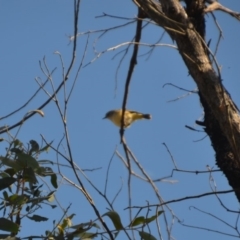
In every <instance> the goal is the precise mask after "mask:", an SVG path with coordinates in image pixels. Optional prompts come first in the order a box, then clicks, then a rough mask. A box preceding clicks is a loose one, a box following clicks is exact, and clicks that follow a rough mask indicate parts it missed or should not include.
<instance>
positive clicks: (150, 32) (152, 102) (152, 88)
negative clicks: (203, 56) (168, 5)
mask: <svg viewBox="0 0 240 240" xmlns="http://www.w3.org/2000/svg"><path fill="white" fill-rule="evenodd" d="M221 3H222V4H223V5H225V6H227V7H229V8H231V9H233V10H235V11H238V12H239V11H240V3H239V2H238V1H233V0H231V1H226V0H225V1H221ZM103 12H104V13H107V14H111V15H115V16H122V17H127V18H134V17H135V16H136V14H137V8H136V7H135V6H134V5H133V3H132V2H131V1H127V0H124V1H110V0H102V1H96V0H88V1H82V3H81V9H80V19H79V32H87V31H90V30H91V31H93V30H99V29H106V28H109V27H113V26H116V25H119V24H123V23H126V22H127V21H124V20H120V19H115V18H112V17H101V18H96V16H101V15H102V14H103ZM215 15H216V17H217V20H218V22H219V24H220V26H221V28H222V30H223V35H224V39H223V40H221V42H220V46H219V50H218V53H217V60H218V63H219V65H220V66H222V72H221V73H222V78H223V83H224V85H225V86H226V88H227V89H228V91H229V92H230V94H231V96H232V98H233V99H234V101H235V103H236V104H237V105H238V106H239V104H240V97H239V89H240V82H239V76H240V68H239V62H240V59H239V58H240V57H239V56H240V48H239V47H238V46H239V40H240V31H239V26H240V25H239V24H240V23H239V22H238V21H237V20H235V19H233V18H232V17H230V16H228V15H226V14H224V13H222V12H217V13H216V14H215ZM206 24H207V34H206V39H207V40H209V39H212V41H211V47H212V49H213V50H214V48H215V44H216V41H217V37H218V34H219V32H218V30H217V28H216V26H215V24H214V22H213V20H212V17H211V16H210V15H208V16H207V17H206ZM0 29H1V32H2V38H1V39H2V41H1V46H0V52H1V56H2V57H1V59H0V69H1V71H0V77H1V79H2V85H1V86H2V87H1V95H0V100H1V103H2V105H1V106H2V107H1V117H2V116H5V115H6V114H7V113H9V112H11V111H13V110H15V109H16V108H18V107H20V106H21V105H22V104H24V103H25V102H26V101H27V100H28V99H29V97H30V96H31V95H32V94H33V92H34V91H36V89H37V88H38V85H37V83H36V81H35V80H34V79H35V78H36V77H40V78H41V79H42V80H43V81H44V80H45V76H44V74H43V73H42V71H41V69H40V66H39V61H42V60H43V57H45V59H46V63H47V66H48V68H49V69H50V70H53V69H54V68H57V69H56V70H55V72H54V74H53V82H54V85H55V86H58V84H59V83H60V82H61V76H62V69H61V63H60V59H59V56H58V55H56V54H54V52H55V51H58V52H60V53H61V55H62V57H63V60H64V64H65V67H66V68H67V67H68V65H69V62H70V57H71V51H72V44H71V43H70V44H69V38H68V36H70V35H72V34H73V3H72V1H57V0H52V1H46V0H43V1H32V0H31V1H30V0H25V1H11V2H10V1H3V2H1V8H0ZM134 33H135V24H131V25H129V26H127V27H125V28H120V29H117V30H113V31H110V32H108V33H106V34H105V35H104V36H103V37H101V38H100V39H98V37H99V35H100V34H91V35H90V36H89V44H88V48H87V53H86V58H85V61H84V65H86V64H87V63H89V62H90V61H91V60H93V59H94V57H95V55H94V51H98V52H101V51H104V50H106V49H108V48H110V47H113V46H116V45H119V44H120V43H122V42H128V41H131V39H132V38H133V37H134ZM162 33H163V30H162V29H161V28H158V27H155V26H148V27H147V28H146V29H144V31H143V37H142V42H144V43H148V44H152V43H155V42H156V41H157V40H158V39H159V38H160V36H161V34H162ZM86 41H87V36H86V35H83V36H81V37H79V38H78V41H77V44H78V50H77V59H76V63H75V67H74V69H73V72H72V73H71V75H70V78H69V81H68V83H67V84H68V85H67V89H68V91H69V89H70V88H71V84H72V83H73V80H74V76H75V74H76V71H77V68H78V65H79V64H80V61H81V58H82V55H83V51H84V48H85V45H86ZM162 43H169V44H174V43H173V42H172V41H171V40H170V39H169V38H168V36H167V35H166V34H165V35H164V37H163V40H162ZM123 49H124V48H119V49H118V50H115V51H112V52H106V53H104V54H103V55H102V56H101V57H100V58H98V59H97V60H96V61H94V62H93V63H91V64H89V65H87V66H86V67H84V68H82V69H81V71H80V75H79V77H78V80H77V83H76V86H75V89H74V92H73V94H72V96H71V99H70V102H69V106H68V117H67V123H68V129H69V135H70V143H71V148H72V152H73V157H74V161H75V162H76V163H77V164H78V165H79V166H80V167H81V168H82V169H93V168H99V167H100V168H101V169H100V170H98V171H94V172H86V174H87V175H88V177H89V178H90V179H91V181H92V182H93V183H94V184H95V185H96V187H98V188H99V189H100V190H102V191H103V189H104V184H105V176H106V170H107V166H108V164H109V161H110V159H111V156H112V155H113V153H114V151H115V149H116V148H117V150H118V151H119V153H120V154H122V155H123V156H124V152H123V149H122V146H121V144H120V143H119V142H120V137H119V131H118V129H117V128H116V127H115V126H114V125H112V124H111V123H110V122H109V121H106V120H102V118H103V116H104V115H105V113H106V112H107V111H108V110H111V109H116V108H120V107H121V105H122V100H123V93H124V86H125V80H126V76H127V71H128V64H129V59H130V57H131V53H132V48H130V51H129V53H128V54H127V57H126V58H125V60H124V61H123V63H122V65H121V67H120V69H119V71H118V75H117V79H116V78H115V76H116V70H117V67H118V64H119V61H120V59H121V55H118V56H115V55H116V54H117V53H118V52H119V51H120V50H123ZM149 50H150V48H149V47H142V48H141V49H140V53H139V54H144V53H146V52H148V51H149ZM114 56H115V57H114ZM113 57H114V58H113ZM166 83H172V84H175V85H178V86H180V87H182V88H186V89H189V90H194V89H196V85H195V83H194V82H193V80H192V79H191V77H190V76H188V71H187V69H186V67H185V65H184V64H183V62H182V59H181V57H180V56H179V54H178V51H177V50H175V49H173V48H169V47H163V46H159V47H156V48H155V49H154V51H153V53H152V54H151V56H150V57H149V58H147V56H143V57H140V58H139V59H138V64H137V65H136V68H135V70H134V74H133V77H132V80H131V84H130V92H129V97H128V102H127V108H129V109H133V110H137V111H141V112H144V113H150V114H151V115H152V117H153V118H152V120H151V121H139V122H136V123H135V124H134V125H133V126H131V127H130V128H129V129H127V130H126V132H125V137H126V141H127V143H128V146H129V147H130V149H131V150H132V151H133V153H134V154H135V156H136V158H137V159H138V161H139V162H140V163H141V164H142V166H143V167H144V168H145V170H146V171H147V173H148V174H149V176H150V177H151V178H152V179H158V178H162V177H165V176H169V175H170V174H171V171H172V168H173V164H172V161H171V158H170V156H169V154H168V152H167V151H166V148H165V147H164V146H163V144H162V143H163V142H164V143H166V144H167V146H168V147H169V149H170V151H171V154H172V155H173V157H174V159H175V161H176V163H177V166H178V167H179V168H180V169H184V170H206V165H209V166H210V167H213V168H214V169H216V168H217V167H216V166H215V160H214V152H213V150H212V148H211V144H210V141H209V139H208V137H206V138H204V139H203V140H201V141H198V140H200V139H202V138H203V137H204V136H205V134H204V133H199V132H193V131H190V130H188V129H186V128H185V127H184V126H185V125H189V126H191V127H195V128H198V129H199V130H201V128H199V127H197V126H196V125H195V120H200V119H201V118H202V117H203V109H202V108H201V106H200V103H199V99H198V96H197V95H196V94H192V95H190V96H188V97H185V98H181V99H180V100H178V101H173V102H169V101H170V100H174V99H177V98H178V97H181V96H182V95H184V94H185V92H181V91H180V90H178V89H176V88H173V87H171V86H165V87H164V88H163V85H164V84H166ZM47 90H48V91H49V92H51V91H52V90H51V86H50V84H49V85H48V86H47ZM46 99H47V95H46V94H45V93H44V92H43V91H42V92H41V93H40V94H38V96H37V97H36V98H34V100H33V101H32V102H31V103H30V104H29V105H27V107H26V108H24V109H23V110H22V111H21V112H19V113H17V114H15V115H14V116H12V117H11V118H7V119H3V120H1V123H0V125H1V126H3V125H12V124H14V123H15V122H16V121H19V120H20V119H21V118H22V117H23V116H24V115H25V114H26V113H27V112H28V111H30V110H33V109H36V108H37V107H39V106H40V105H41V104H42V103H43V102H44V101H46ZM59 100H60V103H61V104H62V106H63V92H61V93H60V94H59ZM43 111H44V113H45V116H44V118H42V117H40V116H39V115H35V116H34V117H33V118H31V119H30V120H28V121H27V122H26V123H25V124H24V125H23V126H22V128H21V129H20V132H19V133H18V136H17V137H18V138H19V139H20V140H21V141H22V142H23V143H25V144H26V143H28V142H29V140H31V139H35V140H37V141H39V142H40V141H41V137H40V134H42V135H43V136H44V137H45V138H46V139H47V140H48V141H49V142H50V141H52V140H54V146H55V147H56V146H57V145H58V143H59V141H60V139H61V138H62V136H63V133H64V131H63V126H62V123H61V121H60V118H59V113H58V111H57V108H56V105H55V104H54V103H53V102H52V103H50V104H49V105H48V106H47V107H46V108H44V109H43ZM17 130H18V129H14V130H13V131H12V132H11V134H12V135H14V134H16V132H17ZM4 137H5V138H7V136H6V135H4ZM0 146H1V155H3V154H4V150H5V147H6V145H4V144H2V145H0ZM65 146H66V145H64V144H63V146H62V147H61V148H60V149H61V151H62V152H64V147H65ZM40 159H49V160H52V161H56V154H55V153H54V152H53V151H50V153H49V154H44V155H43V156H41V157H40ZM61 161H62V163H64V161H63V160H62V159H61ZM134 170H136V172H139V171H138V170H137V168H136V167H135V168H134ZM63 171H64V174H65V175H66V176H68V177H69V178H71V179H72V180H73V181H76V179H75V178H74V177H73V173H72V172H71V171H69V170H65V169H63ZM127 178H128V172H127V170H126V168H125V167H124V165H123V164H122V162H121V160H120V159H119V158H118V157H117V156H114V159H113V163H112V165H111V169H110V176H109V183H108V196H109V198H110V199H112V198H113V197H114V196H115V194H116V193H117V191H118V190H119V188H120V186H121V184H122V183H123V190H122V192H121V194H120V195H119V196H118V198H117V200H116V202H115V205H114V206H115V208H116V211H117V212H118V213H119V214H120V215H121V217H122V219H123V222H124V224H125V225H127V224H128V212H127V211H126V210H124V208H125V207H127V205H128V201H127ZM82 179H83V178H82ZM59 180H60V176H59ZM168 180H176V181H177V182H176V183H175V184H171V183H168V182H160V183H157V184H156V185H157V187H158V188H159V193H160V194H161V196H162V197H163V199H164V200H166V201H167V200H171V199H175V198H181V197H185V196H191V195H195V194H201V193H204V192H209V191H211V189H210V187H209V175H208V174H205V175H195V174H186V173H175V174H174V176H173V177H172V178H169V179H168ZM214 180H215V181H216V184H217V189H218V190H228V189H230V187H229V186H228V183H227V181H226V179H225V177H224V176H223V175H222V173H216V174H214ZM83 181H84V183H85V184H86V188H87V189H88V190H89V193H90V194H91V196H92V197H93V199H94V202H95V204H96V205H97V207H98V208H99V210H100V212H101V213H102V214H103V213H105V212H106V211H107V209H106V208H107V207H108V206H107V204H106V202H105V201H104V199H102V198H101V197H99V194H98V193H97V192H96V191H94V190H93V189H92V188H91V187H90V185H89V184H88V183H87V182H86V181H85V180H84V179H83ZM59 185H60V188H59V191H58V192H57V193H56V197H57V198H58V200H59V201H60V202H61V205H62V207H63V208H66V207H67V206H68V204H69V203H72V207H71V209H70V211H69V213H70V214H71V213H76V217H75V218H74V219H73V222H74V224H78V223H80V222H87V221H90V220H94V219H95V218H96V216H95V215H94V213H93V211H92V209H91V208H90V206H89V204H88V203H87V202H86V200H85V198H84V197H83V195H82V194H81V193H80V192H79V191H77V190H76V189H74V188H73V187H71V186H69V185H68V184H66V183H59ZM132 196H133V200H132V201H133V205H138V206H143V205H146V201H149V203H151V204H154V203H157V199H156V197H155V195H154V193H153V191H152V189H151V188H150V187H149V185H147V184H146V183H145V182H143V181H141V180H138V179H133V182H132ZM221 199H223V202H224V204H226V206H228V207H229V208H231V209H234V210H237V209H238V207H239V206H238V203H237V200H236V198H235V196H234V195H233V194H228V195H226V196H221ZM190 206H195V207H198V208H200V209H201V210H204V211H206V212H210V213H212V214H216V216H218V217H219V218H221V219H224V220H225V221H227V222H229V223H231V224H234V223H235V220H236V216H235V215H233V214H228V213H227V212H226V211H225V210H224V209H223V208H222V207H221V206H220V204H219V202H218V201H217V199H216V198H215V197H213V196H211V197H206V198H200V199H194V200H189V201H184V202H179V203H174V204H171V205H170V207H171V208H172V210H173V211H174V213H175V214H176V215H177V216H178V217H179V218H180V220H182V221H183V222H184V223H185V224H192V225H195V226H200V227H207V228H210V229H218V230H219V229H221V230H222V231H224V232H230V233H232V234H234V231H233V230H231V229H229V228H227V227H226V225H224V224H222V225H221V224H220V223H219V222H218V221H217V220H216V219H213V218H211V217H209V216H207V215H205V214H202V213H200V212H198V211H196V210H193V208H190ZM49 213H50V210H49V207H47V206H46V207H43V208H42V209H40V210H39V212H37V214H39V215H43V216H49ZM61 215H62V212H61V211H60V209H59V208H58V209H54V210H51V216H49V217H50V220H49V221H48V223H38V230H39V232H37V233H36V231H35V230H34V229H33V228H30V227H26V226H25V225H24V224H23V226H22V231H21V233H20V236H21V237H23V236H29V235H30V234H43V233H44V231H45V230H47V229H48V230H51V227H52V221H53V220H54V219H55V220H57V219H59V217H60V216H61ZM159 219H160V226H161V227H162V229H164V228H165V226H164V222H163V218H161V217H160V218H159ZM26 222H27V224H28V225H27V226H34V224H33V223H32V222H29V221H28V220H26ZM163 232H164V230H163ZM173 236H174V237H175V238H176V239H193V238H194V239H196V240H198V239H203V238H204V237H205V238H208V239H210V238H212V237H217V238H218V239H226V236H223V235H216V234H213V233H211V232H207V231H202V230H197V229H192V228H187V227H183V226H180V224H178V223H177V222H176V223H175V224H174V227H173Z"/></svg>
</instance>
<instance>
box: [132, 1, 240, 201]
mask: <svg viewBox="0 0 240 240" xmlns="http://www.w3.org/2000/svg"><path fill="white" fill-rule="evenodd" d="M134 3H135V4H136V5H137V6H138V7H140V8H141V9H142V10H143V11H144V12H145V13H146V14H147V16H148V17H149V18H150V19H151V20H153V21H155V22H156V23H157V24H158V25H159V26H161V27H162V28H164V29H165V30H166V32H168V34H169V35H170V36H171V38H172V39H174V41H175V42H176V44H177V46H178V50H179V53H180V54H181V56H182V59H183V61H184V62H185V64H186V66H187V68H188V71H189V73H190V75H191V76H192V78H193V80H194V81H195V82H196V84H197V86H198V90H199V97H200V101H201V103H202V106H203V108H204V111H205V120H204V122H203V125H204V129H205V131H206V133H207V134H208V136H209V138H210V140H211V142H212V146H213V148H214V150H215V152H216V162H217V165H218V166H219V167H220V169H221V170H222V171H223V173H224V174H225V175H226V177H227V179H228V181H229V184H230V185H231V186H232V188H233V189H234V191H235V194H236V196H237V198H238V201H240V147H238V146H240V117H239V112H238V109H237V107H236V105H235V104H234V102H233V101H232V99H231V96H230V95H229V93H228V92H227V91H226V89H225V88H224V86H223V85H222V79H221V74H220V70H219V67H218V65H217V61H216V59H215V57H214V56H213V55H212V54H211V52H210V49H209V48H208V46H207V44H206V42H205V39H204V35H205V20H204V8H205V1H203V0H194V1H192V0H186V1H185V3H186V9H184V8H183V6H182V5H181V4H180V3H179V1H178V0H160V3H157V2H156V1H154V0H134Z"/></svg>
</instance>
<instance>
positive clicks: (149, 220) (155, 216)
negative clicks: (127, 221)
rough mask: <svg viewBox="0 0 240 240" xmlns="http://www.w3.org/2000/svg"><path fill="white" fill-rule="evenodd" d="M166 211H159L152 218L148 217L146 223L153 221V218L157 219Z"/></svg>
mask: <svg viewBox="0 0 240 240" xmlns="http://www.w3.org/2000/svg"><path fill="white" fill-rule="evenodd" d="M163 212H164V211H158V212H157V214H156V215H153V216H152V217H150V218H146V223H150V222H152V221H153V220H155V219H156V218H157V217H158V216H159V215H161V214H162V213H163Z"/></svg>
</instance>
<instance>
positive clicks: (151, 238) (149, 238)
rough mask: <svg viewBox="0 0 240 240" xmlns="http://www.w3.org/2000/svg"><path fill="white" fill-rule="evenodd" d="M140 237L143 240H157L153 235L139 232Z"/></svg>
mask: <svg viewBox="0 0 240 240" xmlns="http://www.w3.org/2000/svg"><path fill="white" fill-rule="evenodd" d="M139 235H140V237H141V238H142V239H143V240H157V239H156V238H155V237H154V236H153V235H151V234H150V233H147V232H139Z"/></svg>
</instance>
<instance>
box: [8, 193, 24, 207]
mask: <svg viewBox="0 0 240 240" xmlns="http://www.w3.org/2000/svg"><path fill="white" fill-rule="evenodd" d="M28 199H29V198H28V196H27V195H17V194H13V195H12V196H10V197H8V199H7V201H9V203H10V204H14V205H19V206H20V205H23V204H24V203H26V202H27V201H28Z"/></svg>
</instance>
